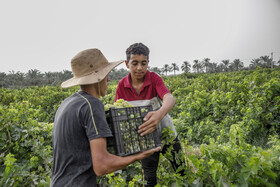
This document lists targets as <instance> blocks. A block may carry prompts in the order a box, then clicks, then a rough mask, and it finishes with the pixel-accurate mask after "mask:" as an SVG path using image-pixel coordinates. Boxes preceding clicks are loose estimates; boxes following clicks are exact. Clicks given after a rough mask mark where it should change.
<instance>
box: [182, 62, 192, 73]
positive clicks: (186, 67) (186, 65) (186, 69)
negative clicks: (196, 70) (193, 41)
mask: <svg viewBox="0 0 280 187" xmlns="http://www.w3.org/2000/svg"><path fill="white" fill-rule="evenodd" d="M181 70H182V71H183V72H185V73H188V72H190V70H191V64H190V63H189V62H188V61H184V62H183V64H182V66H181Z"/></svg>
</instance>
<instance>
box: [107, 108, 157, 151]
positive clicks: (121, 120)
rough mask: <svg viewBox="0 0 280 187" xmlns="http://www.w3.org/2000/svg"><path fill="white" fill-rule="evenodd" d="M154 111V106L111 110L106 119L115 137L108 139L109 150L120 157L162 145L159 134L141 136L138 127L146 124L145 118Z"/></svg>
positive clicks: (155, 132)
mask: <svg viewBox="0 0 280 187" xmlns="http://www.w3.org/2000/svg"><path fill="white" fill-rule="evenodd" d="M150 111H152V106H151V105H147V106H139V107H128V108H110V109H109V110H108V111H106V118H107V122H108V124H109V127H110V129H111V131H112V133H113V137H109V138H107V149H108V151H109V152H110V153H112V154H115V155H118V156H128V155H131V154H135V153H138V152H141V151H144V150H148V149H151V148H154V147H158V146H160V145H161V143H160V138H159V133H158V130H157V129H156V130H155V131H154V132H152V133H150V134H148V135H145V136H140V134H139V133H138V132H137V131H138V127H139V126H140V125H141V124H143V123H144V121H143V118H144V117H145V116H146V115H147V113H148V112H150Z"/></svg>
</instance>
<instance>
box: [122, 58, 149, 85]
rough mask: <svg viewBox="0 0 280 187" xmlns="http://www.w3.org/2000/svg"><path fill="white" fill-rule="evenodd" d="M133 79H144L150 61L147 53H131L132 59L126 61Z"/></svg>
mask: <svg viewBox="0 0 280 187" xmlns="http://www.w3.org/2000/svg"><path fill="white" fill-rule="evenodd" d="M125 64H126V67H127V68H128V69H129V70H130V73H131V76H132V78H133V79H143V78H144V76H145V75H146V73H147V69H148V64H149V61H148V59H147V56H145V55H130V60H129V61H125Z"/></svg>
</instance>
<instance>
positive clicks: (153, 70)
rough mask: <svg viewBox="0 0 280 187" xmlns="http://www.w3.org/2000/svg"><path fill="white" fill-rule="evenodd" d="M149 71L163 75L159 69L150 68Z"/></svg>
mask: <svg viewBox="0 0 280 187" xmlns="http://www.w3.org/2000/svg"><path fill="white" fill-rule="evenodd" d="M148 69H149V71H152V72H155V73H157V74H159V75H160V74H161V73H162V72H161V70H160V69H159V68H158V67H149V68H148Z"/></svg>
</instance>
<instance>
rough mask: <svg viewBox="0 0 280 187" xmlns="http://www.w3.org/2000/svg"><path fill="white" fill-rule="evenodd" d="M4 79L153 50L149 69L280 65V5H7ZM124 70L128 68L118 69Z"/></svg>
mask: <svg viewBox="0 0 280 187" xmlns="http://www.w3.org/2000/svg"><path fill="white" fill-rule="evenodd" d="M0 24H1V29H0V63H1V69H0V72H6V73H8V72H9V71H12V70H14V71H16V72H17V71H20V72H27V71H28V70H30V69H37V70H39V71H41V72H42V73H43V72H48V71H51V72H54V71H62V70H71V67H70V60H71V59H72V57H73V56H75V55H76V54H77V53H78V52H80V51H81V50H84V49H88V48H99V49H100V50H101V51H102V52H103V54H104V55H105V56H106V58H107V59H108V60H109V61H115V60H120V59H125V50H126V48H127V47H128V46H129V45H130V44H132V43H135V42H142V43H144V44H146V45H147V46H148V47H149V48H150V51H151V52H150V66H152V67H160V68H161V67H163V65H164V64H171V63H177V64H178V65H179V66H181V64H182V63H183V61H189V62H191V63H193V60H195V59H198V60H202V59H204V58H206V57H207V58H210V60H211V62H218V63H220V62H221V60H224V59H230V60H231V61H233V60H234V59H236V58H239V59H240V60H242V61H243V62H244V63H245V66H248V65H249V63H250V61H251V60H252V59H253V58H258V57H260V56H263V55H269V56H271V53H272V52H273V58H274V60H279V58H280V0H174V1H170V0H142V1H135V0H103V1H101V0H98V1H97V0H79V1H77V0H76V1H73V0H48V1H42V0H24V1H22V0H1V1H0ZM121 67H125V66H124V65H122V66H120V67H119V68H121Z"/></svg>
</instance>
